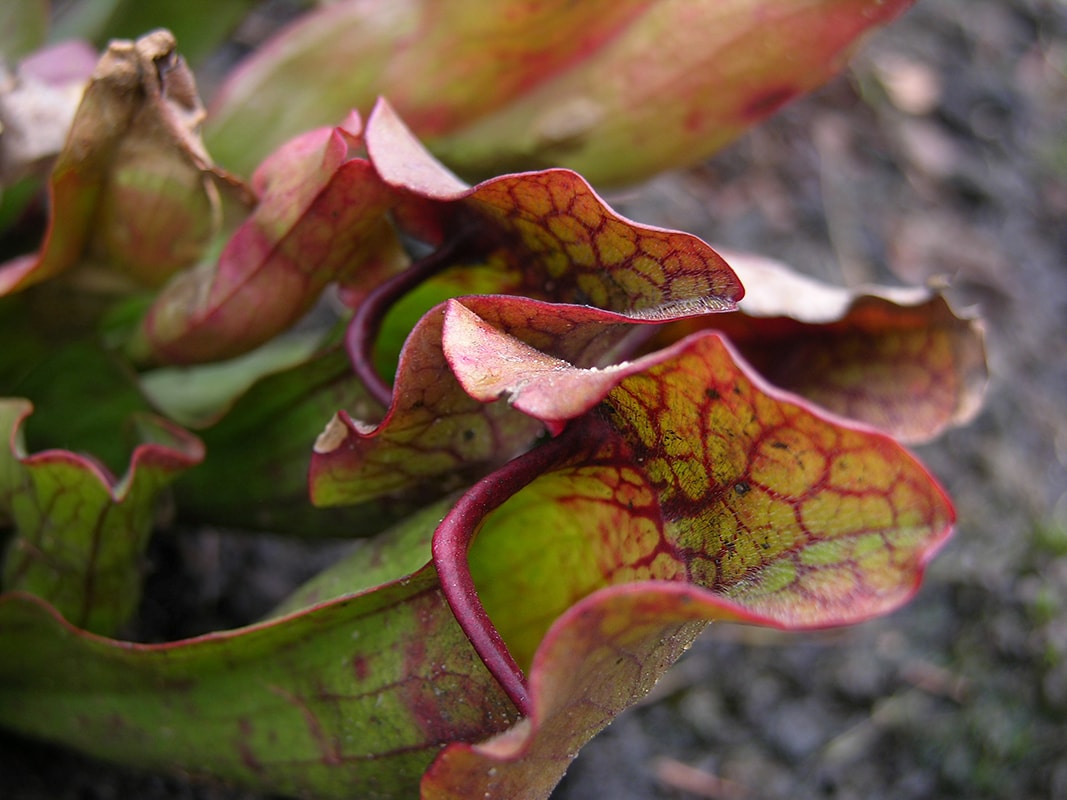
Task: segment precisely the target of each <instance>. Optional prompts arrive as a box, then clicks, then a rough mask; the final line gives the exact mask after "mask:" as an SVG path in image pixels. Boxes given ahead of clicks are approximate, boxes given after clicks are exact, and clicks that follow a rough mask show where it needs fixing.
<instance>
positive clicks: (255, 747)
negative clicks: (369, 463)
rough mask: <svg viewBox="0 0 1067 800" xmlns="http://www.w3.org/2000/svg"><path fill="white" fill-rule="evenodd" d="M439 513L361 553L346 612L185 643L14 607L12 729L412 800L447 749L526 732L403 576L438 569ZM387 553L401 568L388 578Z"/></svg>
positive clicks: (5, 674)
mask: <svg viewBox="0 0 1067 800" xmlns="http://www.w3.org/2000/svg"><path fill="white" fill-rule="evenodd" d="M441 513H442V512H441V509H440V508H434V509H429V510H427V511H426V512H424V513H422V514H419V515H416V516H415V517H413V518H412V519H411V520H410V521H409V522H408V524H406V525H405V526H404V527H402V528H399V529H397V530H394V531H393V532H391V533H390V534H388V535H387V536H386V537H385V539H383V540H382V542H375V543H373V544H368V546H367V547H366V548H364V549H363V550H362V551H358V552H357V554H356V555H355V557H354V558H352V559H350V560H349V563H348V564H347V565H346V566H347V569H348V573H347V574H348V575H349V576H350V578H349V580H348V591H347V592H346V593H345V594H344V596H342V597H340V598H339V599H335V600H332V601H331V602H328V603H324V604H321V605H317V606H314V607H312V608H310V609H305V610H304V611H302V612H300V613H296V614H289V615H286V616H281V617H277V618H275V619H273V620H271V621H269V622H264V623H261V624H258V625H253V626H250V627H248V628H244V629H241V630H238V631H231V632H227V633H219V634H212V635H209V636H204V637H200V638H198V639H192V640H187V641H183V642H177V643H172V644H167V645H130V644H128V643H125V642H118V641H114V640H109V639H103V638H99V637H94V636H89V635H86V634H85V633H84V632H82V631H79V630H76V629H74V628H72V627H71V626H69V625H68V624H66V623H64V622H63V621H62V620H60V619H58V618H57V617H56V616H55V615H54V614H53V613H52V612H51V611H50V610H49V609H48V608H47V607H46V606H44V605H42V604H41V603H40V602H39V601H37V600H34V599H32V598H27V597H24V596H19V595H14V594H9V595H5V596H3V597H0V640H2V641H3V642H4V647H3V648H0V724H3V725H5V726H7V727H12V728H15V729H17V730H20V731H22V732H23V733H26V734H30V735H36V736H43V737H46V738H48V739H50V740H53V741H57V742H63V743H66V744H69V745H73V746H76V747H78V748H80V749H83V750H85V751H86V752H89V753H91V754H93V755H95V756H97V757H100V758H106V759H113V760H119V761H122V762H123V763H126V764H132V765H136V766H139V767H142V768H148V769H156V770H174V769H180V770H183V771H192V772H196V773H200V774H213V775H217V776H219V777H221V778H224V779H227V780H229V781H232V782H237V783H240V784H243V785H247V786H258V787H260V789H261V790H264V791H271V792H276V793H284V794H292V795H304V796H315V797H321V798H349V797H353V796H356V797H360V798H383V800H384V799H386V798H388V799H391V798H396V797H410V796H414V795H415V793H416V791H417V785H418V780H419V776H420V775H421V773H422V772H423V770H425V768H426V767H427V766H428V765H429V763H430V762H431V761H432V759H433V757H434V756H435V755H436V754H437V752H438V751H439V750H440V747H441V745H443V744H445V743H447V742H449V741H454V740H455V739H471V740H477V739H480V738H483V737H484V736H486V735H488V734H490V733H492V732H495V731H500V730H503V729H504V728H506V727H507V726H508V725H509V724H510V723H511V722H512V721H513V720H514V710H513V709H512V707H511V705H510V703H509V702H508V701H507V699H506V698H505V697H504V695H503V694H502V692H501V691H500V689H499V688H498V687H497V686H496V685H495V683H494V682H493V680H492V678H491V677H490V675H489V673H488V672H487V671H486V670H485V668H484V666H482V664H481V662H480V661H479V660H478V658H477V656H476V655H475V653H474V651H473V650H472V649H471V647H470V645H469V643H468V642H467V641H466V639H465V638H464V636H463V634H462V631H461V630H460V628H459V626H457V625H456V624H455V620H454V619H453V618H452V616H451V613H450V611H449V609H448V606H447V604H446V603H445V602H444V600H443V598H442V596H441V593H440V589H439V587H438V585H437V580H436V576H435V574H434V572H433V570H432V569H421V570H419V571H417V572H415V573H414V574H410V575H409V574H406V573H405V572H404V571H403V570H405V569H406V568H407V567H408V566H410V565H411V564H412V563H413V561H414V560H415V559H416V558H420V557H421V558H420V560H421V561H422V562H423V563H425V561H426V559H427V558H428V557H429V552H428V547H427V544H428V540H429V535H430V533H431V532H432V530H433V528H434V526H435V525H436V523H437V521H438V520H439V519H440V515H441ZM383 550H388V551H389V552H391V553H393V554H399V558H398V557H397V556H396V555H394V556H393V557H392V561H391V562H389V564H388V567H383V560H382V554H383ZM392 569H399V570H401V571H400V572H399V574H398V573H396V572H393V573H392V574H389V573H390V571H391V570H392ZM368 576H369V577H370V579H371V580H374V581H381V582H382V583H381V585H380V586H378V587H377V588H376V590H374V591H362V589H363V588H364V586H365V584H364V583H363V582H362V581H364V580H366V579H367V578H368ZM189 732H195V734H193V735H190V733H189Z"/></svg>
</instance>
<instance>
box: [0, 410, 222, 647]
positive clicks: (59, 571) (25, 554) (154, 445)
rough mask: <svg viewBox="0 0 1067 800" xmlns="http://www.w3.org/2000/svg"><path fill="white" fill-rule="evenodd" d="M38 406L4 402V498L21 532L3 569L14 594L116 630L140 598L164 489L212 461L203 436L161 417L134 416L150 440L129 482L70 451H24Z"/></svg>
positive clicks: (144, 440) (87, 624)
mask: <svg viewBox="0 0 1067 800" xmlns="http://www.w3.org/2000/svg"><path fill="white" fill-rule="evenodd" d="M31 409H32V406H31V405H30V403H28V402H27V401H24V400H0V423H2V429H3V431H4V432H5V435H6V436H7V437H8V439H9V441H10V442H11V445H10V453H5V455H4V461H5V466H4V468H3V470H0V476H2V477H3V480H4V484H3V485H2V486H0V500H2V501H3V506H4V507H5V508H4V510H5V511H6V512H7V513H6V515H7V516H8V517H10V519H11V521H12V522H13V524H14V528H15V532H16V536H15V538H14V539H13V540H12V541H11V543H10V545H9V546H8V549H7V552H6V554H5V558H4V564H3V587H4V589H5V591H20V592H28V593H30V594H34V595H37V596H38V597H41V598H43V599H45V600H48V601H49V602H50V603H52V604H53V605H54V606H55V607H56V608H57V609H58V610H59V612H60V613H62V614H63V615H64V616H65V617H67V619H69V620H71V621H72V622H73V623H74V624H76V625H78V626H79V627H82V628H84V629H86V630H90V631H96V632H102V633H114V632H115V631H116V630H118V629H119V628H120V627H121V626H122V625H123V624H124V623H125V622H126V621H127V619H128V618H129V616H130V614H131V613H132V612H133V611H134V609H135V608H136V606H137V603H138V601H139V600H140V594H141V558H142V555H143V553H144V548H145V545H146V544H147V541H148V535H149V533H150V532H151V529H152V523H153V521H154V520H153V517H154V511H155V502H156V498H157V497H158V495H159V493H160V492H161V491H162V490H163V489H164V488H165V487H166V486H167V485H168V484H169V483H170V482H171V481H173V480H174V478H175V477H177V475H178V473H179V472H181V471H182V470H184V469H188V468H189V467H190V466H192V465H193V464H195V463H196V462H198V461H199V460H200V459H202V458H203V447H202V446H201V444H200V442H199V440H197V439H196V438H195V437H193V436H191V435H190V434H188V433H186V432H185V431H183V430H181V429H180V428H178V427H176V426H174V425H172V424H170V423H167V422H164V421H162V420H158V419H153V418H149V417H142V418H138V419H135V420H134V424H135V425H136V426H137V428H138V433H139V437H140V441H141V443H140V444H139V445H138V446H137V447H136V448H135V449H134V450H133V454H132V455H131V456H130V461H129V468H128V470H127V472H126V474H125V475H124V476H122V477H121V478H120V479H115V478H114V477H113V476H112V475H111V474H109V472H108V471H107V470H106V469H105V468H104V467H103V466H102V465H101V464H100V463H99V462H97V461H95V460H93V459H91V458H89V457H86V456H81V455H78V454H75V453H72V452H70V451H66V450H45V451H42V452H38V453H34V454H32V455H28V454H26V453H25V452H24V449H23V445H22V437H21V435H20V428H21V424H22V421H23V420H24V419H25V417H27V416H28V415H29V414H30V412H31Z"/></svg>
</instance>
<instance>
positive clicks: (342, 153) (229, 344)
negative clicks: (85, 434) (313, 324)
mask: <svg viewBox="0 0 1067 800" xmlns="http://www.w3.org/2000/svg"><path fill="white" fill-rule="evenodd" d="M361 144H362V141H361V136H360V124H359V120H358V117H355V116H354V115H353V116H352V117H350V118H349V119H348V121H347V122H346V123H345V124H344V125H342V126H339V127H336V128H332V129H329V128H322V129H317V130H315V131H312V132H310V133H306V134H304V135H302V136H299V137H297V138H296V139H294V140H292V141H291V142H289V143H288V144H287V145H285V146H284V147H282V148H281V149H280V150H279V151H278V152H276V153H275V154H274V155H272V156H271V157H270V158H269V159H267V161H265V162H264V163H263V165H262V166H261V167H260V168H259V170H257V172H256V174H255V175H254V176H253V179H252V186H253V188H254V189H255V190H256V191H257V193H258V194H259V196H260V201H259V205H258V206H257V207H256V209H255V211H254V212H253V213H252V215H251V217H250V218H249V219H248V220H247V221H246V222H245V223H244V224H243V225H241V227H240V228H239V229H238V230H237V231H236V233H235V234H234V235H233V237H232V238H231V239H230V241H229V242H228V243H227V244H226V246H225V248H224V249H223V251H222V253H221V255H220V256H219V259H218V262H217V263H211V262H202V263H201V264H200V266H198V267H197V268H196V269H195V270H190V271H187V272H185V273H183V274H181V275H179V276H178V277H177V278H176V279H175V280H174V281H172V282H171V283H170V284H169V285H168V286H167V287H166V288H165V289H164V290H163V292H162V293H161V294H160V296H159V297H158V298H157V300H156V302H155V303H154V305H153V306H152V309H151V310H150V311H149V313H148V315H147V317H146V318H145V320H144V322H143V325H142V331H141V339H140V340H139V341H138V342H137V343H136V345H135V350H136V351H137V354H138V355H139V356H142V357H151V358H154V359H156V360H158V361H163V362H168V363H201V362H206V361H214V360H220V359H224V358H228V357H232V356H236V355H239V354H241V353H245V352H248V351H249V350H251V349H253V348H255V347H256V346H258V345H260V344H262V343H263V342H265V341H267V340H269V339H270V338H272V337H273V336H275V335H277V334H278V333H280V332H282V331H284V330H286V329H287V328H289V327H290V326H291V325H292V324H293V323H295V322H296V321H297V320H299V319H300V318H301V317H302V316H303V315H304V314H305V313H306V312H307V311H308V310H309V309H310V308H311V307H312V305H313V304H314V303H315V302H316V301H317V300H318V298H319V296H320V294H321V292H322V290H323V289H324V288H325V287H326V285H327V284H329V283H331V282H334V281H346V280H349V279H352V280H359V281H362V282H368V283H371V284H373V283H375V282H376V281H380V280H381V279H382V278H384V277H385V276H386V275H388V274H390V273H391V272H392V271H394V270H395V268H396V266H397V264H398V262H399V259H400V253H399V247H398V244H397V242H396V240H395V236H394V234H393V232H392V230H391V228H390V227H389V225H388V223H387V221H386V219H385V216H384V212H385V211H386V210H387V208H388V207H389V205H390V204H391V193H390V191H389V190H388V189H387V188H386V187H385V186H383V185H382V184H381V182H380V181H379V180H378V178H377V176H376V174H375V172H374V170H373V168H372V167H371V165H370V164H369V163H368V162H367V161H366V160H365V159H364V158H362V157H361V156H359V155H358V154H357V153H356V152H354V149H355V148H358V147H360V146H361Z"/></svg>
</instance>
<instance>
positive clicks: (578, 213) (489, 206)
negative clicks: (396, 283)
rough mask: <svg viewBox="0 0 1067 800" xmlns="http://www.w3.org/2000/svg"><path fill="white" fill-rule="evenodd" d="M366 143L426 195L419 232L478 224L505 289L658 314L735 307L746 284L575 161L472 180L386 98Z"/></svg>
mask: <svg viewBox="0 0 1067 800" xmlns="http://www.w3.org/2000/svg"><path fill="white" fill-rule="evenodd" d="M367 152H368V154H369V157H370V159H371V161H372V162H373V163H374V166H375V168H376V169H377V171H378V173H379V174H380V175H381V177H382V180H383V181H385V183H387V184H389V185H390V186H392V187H394V188H395V189H396V190H397V191H398V192H402V193H404V194H408V195H414V196H415V197H417V198H419V199H421V200H422V201H424V202H423V203H422V205H421V207H420V210H421V216H420V217H419V218H418V220H417V221H416V220H415V219H414V217H415V215H414V214H412V215H409V216H408V217H407V218H406V220H407V221H408V223H409V224H410V225H412V226H413V227H414V228H415V230H414V231H413V233H415V234H416V235H419V234H422V235H423V236H424V237H425V238H429V239H431V240H433V239H435V238H436V237H435V236H434V235H433V234H432V233H428V232H429V231H432V230H434V229H435V227H436V229H437V230H445V231H447V230H453V229H459V230H461V231H470V233H469V234H468V235H469V236H471V238H473V239H474V244H473V245H472V246H471V247H472V249H473V250H474V252H475V253H476V254H477V255H478V256H480V257H481V259H482V260H484V262H486V263H488V264H490V265H492V266H496V268H498V269H499V268H503V271H504V275H503V276H502V279H501V280H502V282H501V287H500V290H501V291H502V292H507V293H521V294H525V295H528V296H532V297H535V298H538V299H543V300H552V301H555V302H563V303H580V304H583V305H590V306H595V307H597V308H602V309H605V310H609V311H616V312H619V313H625V314H628V315H630V316H633V317H635V318H642V319H649V320H657V321H661V320H664V319H668V318H671V317H677V316H683V315H687V314H698V313H708V312H713V311H726V310H730V309H732V308H734V307H735V304H736V301H737V300H738V299H740V297H741V296H742V295H743V294H744V290H743V289H742V287H741V284H740V282H739V281H738V280H737V278H736V276H735V275H734V274H733V272H732V271H731V270H730V268H729V266H727V264H726V262H724V261H723V260H722V258H721V257H720V256H719V255H718V254H717V253H716V252H715V251H714V250H712V249H711V248H710V247H709V246H708V245H707V244H705V243H704V242H702V241H701V240H700V239H698V238H697V237H695V236H692V235H691V234H687V233H681V232H679V231H671V230H666V229H662V228H656V227H652V226H648V225H641V224H639V223H636V222H632V221H630V220H628V219H625V218H624V217H621V216H619V215H618V214H616V213H615V212H614V211H613V210H612V209H611V208H610V207H609V206H608V205H607V203H605V202H604V201H603V200H602V199H601V198H600V197H599V196H598V195H597V194H596V192H595V191H594V190H593V189H592V187H591V186H590V185H589V184H588V183H587V182H586V181H585V179H583V178H582V177H581V176H580V175H577V174H575V173H573V172H570V171H568V170H545V171H543V172H531V173H523V174H518V175H504V176H501V177H498V178H493V179H490V180H487V181H484V182H483V183H480V184H478V185H476V186H474V187H467V186H466V184H464V183H463V182H462V181H460V180H459V179H458V178H456V177H455V176H454V175H452V174H451V173H450V172H449V171H448V170H447V169H445V168H444V167H442V166H441V165H440V163H439V162H437V161H436V160H435V159H434V157H433V156H431V155H430V154H429V153H428V152H427V151H426V150H425V149H424V148H423V146H422V145H421V144H420V143H419V142H418V140H416V139H415V138H414V136H413V135H412V134H411V132H410V131H409V130H408V129H407V128H406V127H405V126H404V123H403V122H401V121H400V119H399V118H398V117H397V115H396V113H395V112H394V111H393V110H392V109H391V107H390V106H389V105H388V104H387V103H386V102H384V101H382V102H379V103H378V105H377V106H376V107H375V110H374V113H373V114H372V116H371V118H370V120H369V121H368V123H367ZM427 201H428V202H427ZM438 236H439V234H438ZM468 258H470V256H469V255H468ZM472 260H473V259H472Z"/></svg>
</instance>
